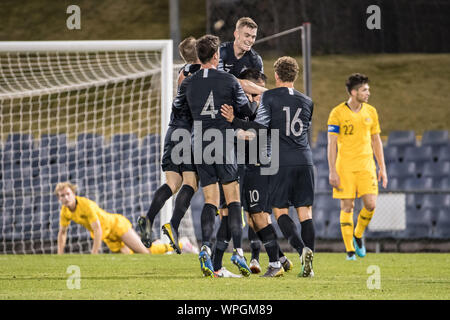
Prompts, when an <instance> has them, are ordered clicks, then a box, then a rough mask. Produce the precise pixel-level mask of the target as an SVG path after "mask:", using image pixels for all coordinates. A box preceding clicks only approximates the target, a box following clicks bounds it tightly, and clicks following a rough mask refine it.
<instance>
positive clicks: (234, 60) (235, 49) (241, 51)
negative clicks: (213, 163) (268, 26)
mask: <svg viewBox="0 0 450 320" xmlns="http://www.w3.org/2000/svg"><path fill="white" fill-rule="evenodd" d="M257 31H258V25H257V24H256V22H255V21H254V20H253V19H251V18H249V17H242V18H240V19H239V20H238V21H237V22H236V28H235V31H234V41H230V42H224V43H222V44H221V46H220V49H219V50H220V61H219V66H218V69H219V70H223V71H225V72H228V73H231V74H232V75H234V76H235V77H237V78H238V81H239V83H240V84H241V86H242V88H243V89H244V91H245V93H247V94H249V95H260V94H262V93H263V92H264V91H266V90H267V89H266V88H265V86H264V85H261V84H257V83H256V82H255V81H250V79H246V77H245V76H244V77H243V76H242V75H243V74H245V73H246V71H247V70H255V71H256V72H260V73H261V74H264V73H263V72H264V67H263V61H262V58H261V56H260V55H259V54H258V53H257V52H256V51H255V50H254V49H253V48H252V47H253V44H254V43H255V40H256V35H257ZM237 116H240V115H237ZM247 119H248V117H247ZM243 168H244V166H243V165H240V166H239V175H240V176H241V178H242V175H243V174H244V170H243ZM240 187H241V189H242V185H241V186H240ZM241 194H242V192H241ZM220 215H221V222H220V227H219V229H218V232H217V236H218V237H219V238H221V239H222V238H223V237H224V236H223V235H225V234H228V233H229V232H228V230H227V225H228V223H227V219H228V217H227V215H228V213H227V209H226V205H224V200H223V196H222V197H221V209H220ZM248 238H249V240H250V247H251V251H252V259H251V261H250V269H251V270H252V273H259V272H261V267H260V265H259V261H258V260H259V259H258V257H259V252H260V250H261V246H260V241H259V238H258V236H257V234H256V233H255V231H254V230H253V228H252V227H250V228H249V229H248ZM222 242H223V241H222ZM216 249H218V250H219V254H218V256H217V259H215V261H216V263H215V265H216V266H215V269H217V268H219V267H220V266H221V256H222V254H223V253H222V251H223V252H224V251H225V250H226V242H223V243H222V244H219V247H216ZM286 261H287V260H286ZM288 263H289V261H287V262H286V263H284V265H285V266H287V265H288Z"/></svg>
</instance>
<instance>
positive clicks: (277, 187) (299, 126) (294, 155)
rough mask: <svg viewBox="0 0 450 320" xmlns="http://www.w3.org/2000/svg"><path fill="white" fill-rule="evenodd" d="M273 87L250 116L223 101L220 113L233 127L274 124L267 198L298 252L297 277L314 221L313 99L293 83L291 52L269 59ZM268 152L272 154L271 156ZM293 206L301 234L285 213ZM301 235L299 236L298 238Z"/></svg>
mask: <svg viewBox="0 0 450 320" xmlns="http://www.w3.org/2000/svg"><path fill="white" fill-rule="evenodd" d="M274 70H275V80H276V86H277V88H275V89H272V90H268V91H266V92H265V93H264V94H263V95H262V97H261V103H260V106H259V108H258V111H257V115H256V119H255V121H251V122H246V121H243V120H241V119H238V118H237V117H234V111H233V108H232V107H231V106H229V105H224V106H222V108H221V113H222V115H223V116H224V117H225V118H226V119H227V121H229V122H231V123H232V125H233V127H234V128H241V129H244V130H248V129H256V130H260V129H270V130H274V129H275V130H278V133H279V139H278V141H275V139H272V141H271V146H272V149H274V148H273V146H274V143H278V147H279V154H280V155H283V156H282V157H278V158H279V167H278V172H277V173H276V174H274V175H271V176H269V179H270V203H271V205H272V210H273V213H274V215H275V217H276V219H277V222H278V225H279V227H280V229H281V231H282V232H283V235H284V236H285V237H286V238H287V239H288V240H289V243H290V244H291V245H292V246H293V247H294V248H295V249H296V250H297V251H298V252H299V254H300V259H301V263H302V269H301V272H300V273H299V276H300V277H313V276H314V271H313V269H312V261H313V255H314V254H313V250H314V238H315V232H314V225H313V222H312V205H313V202H314V171H313V161H312V153H311V148H310V146H309V142H308V131H309V129H310V125H311V119H312V113H313V102H312V100H311V99H310V98H309V97H307V96H305V95H304V94H302V93H300V92H299V91H297V90H295V89H294V81H295V79H296V77H297V74H298V70H299V67H298V64H297V62H296V61H295V59H293V58H291V57H281V58H279V59H278V60H277V61H276V62H275V64H274ZM272 158H273V157H272ZM290 206H294V207H295V209H296V211H297V214H298V217H299V219H300V223H301V238H300V237H299V235H298V232H297V230H296V226H295V224H294V222H293V221H292V219H291V218H290V217H289V214H288V211H289V207H290ZM302 240H303V241H302Z"/></svg>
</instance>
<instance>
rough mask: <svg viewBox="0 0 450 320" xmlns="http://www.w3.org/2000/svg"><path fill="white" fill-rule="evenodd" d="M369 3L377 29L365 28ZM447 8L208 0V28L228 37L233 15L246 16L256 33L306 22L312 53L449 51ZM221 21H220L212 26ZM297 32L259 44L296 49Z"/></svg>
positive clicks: (403, 0)
mask: <svg viewBox="0 0 450 320" xmlns="http://www.w3.org/2000/svg"><path fill="white" fill-rule="evenodd" d="M370 5H377V6H379V7H380V10H381V29H380V30H376V29H375V30H369V29H368V28H367V25H366V22H367V19H368V18H369V17H370V16H371V14H368V13H366V11H367V8H368V7H369V6H370ZM449 13H450V1H449V0H208V2H207V31H209V32H211V33H214V34H217V35H219V36H220V37H221V38H224V39H232V37H233V31H234V25H235V22H236V21H237V19H238V18H239V17H242V16H249V17H252V18H254V19H255V21H256V23H257V24H258V26H259V30H258V38H262V37H265V36H269V35H272V34H275V33H277V32H280V31H284V30H287V29H290V28H293V27H296V26H299V25H301V24H302V23H303V22H310V23H311V30H312V52H313V53H315V54H330V53H400V52H427V53H431V52H433V53H437V52H449V51H450V36H449V34H450V19H449V17H450V15H449ZM219 20H223V21H224V25H223V27H222V28H215V24H216V22H217V21H219ZM216 26H217V24H216ZM299 37H300V33H299V32H295V33H292V34H291V35H287V36H283V37H281V38H278V39H274V40H270V41H268V42H266V43H264V44H258V47H257V49H259V50H266V49H269V48H276V50H275V51H279V52H298V50H299V49H300V41H299ZM265 47H267V48H265ZM269 50H270V49H269Z"/></svg>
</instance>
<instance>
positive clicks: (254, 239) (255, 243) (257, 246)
mask: <svg viewBox="0 0 450 320" xmlns="http://www.w3.org/2000/svg"><path fill="white" fill-rule="evenodd" d="M248 240H250V249H251V251H252V258H251V260H253V259H256V260H258V261H259V253H260V251H261V241H260V240H259V237H258V235H257V234H256V232H255V230H253V228H252V227H250V226H249V227H248Z"/></svg>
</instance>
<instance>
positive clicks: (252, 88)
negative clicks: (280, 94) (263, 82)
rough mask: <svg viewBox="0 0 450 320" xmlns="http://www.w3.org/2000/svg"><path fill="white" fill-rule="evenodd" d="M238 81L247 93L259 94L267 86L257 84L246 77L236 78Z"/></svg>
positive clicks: (265, 89)
mask: <svg viewBox="0 0 450 320" xmlns="http://www.w3.org/2000/svg"><path fill="white" fill-rule="evenodd" d="M238 81H239V83H240V84H241V87H242V89H243V90H244V92H245V93H248V94H257V95H261V94H263V93H264V92H265V91H267V90H268V89H267V88H264V87H261V86H258V85H257V84H256V83H254V82H252V81H250V80H247V79H238Z"/></svg>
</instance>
